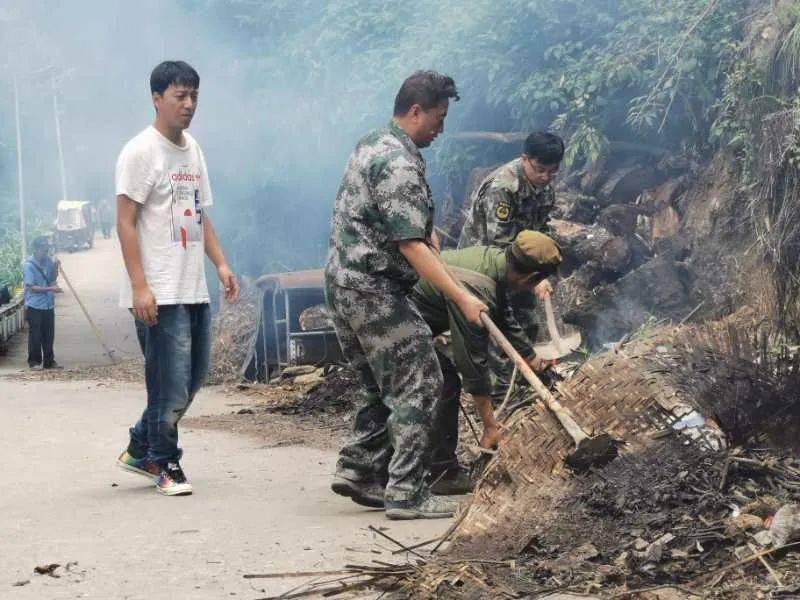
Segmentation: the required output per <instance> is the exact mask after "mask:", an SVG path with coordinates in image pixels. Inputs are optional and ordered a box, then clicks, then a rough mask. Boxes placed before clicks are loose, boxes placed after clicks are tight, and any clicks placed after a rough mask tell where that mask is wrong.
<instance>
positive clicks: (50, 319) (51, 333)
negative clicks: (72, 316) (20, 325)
mask: <svg viewBox="0 0 800 600" xmlns="http://www.w3.org/2000/svg"><path fill="white" fill-rule="evenodd" d="M26 313H27V320H28V366H31V367H32V366H34V365H38V364H41V365H42V366H43V367H44V368H45V369H47V368H49V367H52V366H53V362H54V360H53V340H54V339H55V333H56V313H55V310H53V309H52V308H51V309H49V310H39V309H38V308H31V307H27V310H26Z"/></svg>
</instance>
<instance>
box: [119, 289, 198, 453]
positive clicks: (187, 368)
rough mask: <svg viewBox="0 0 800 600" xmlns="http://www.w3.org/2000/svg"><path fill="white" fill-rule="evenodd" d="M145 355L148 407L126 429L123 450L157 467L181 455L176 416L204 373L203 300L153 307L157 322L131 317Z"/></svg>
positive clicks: (179, 416) (192, 394) (187, 401)
mask: <svg viewBox="0 0 800 600" xmlns="http://www.w3.org/2000/svg"><path fill="white" fill-rule="evenodd" d="M136 334H137V336H138V338H139V345H140V346H141V348H142V353H143V354H144V365H145V366H144V372H145V382H146V384H147V408H146V409H145V411H144V414H142V418H141V419H139V421H138V422H137V423H136V425H134V426H133V427H132V428H131V429H130V435H131V441H130V444H129V445H128V452H129V453H130V454H131V455H132V456H134V457H136V458H143V457H145V456H146V457H147V458H149V459H150V460H151V461H153V462H154V463H156V464H157V465H159V466H164V465H166V464H167V463H168V462H175V461H178V460H180V458H181V455H182V450H181V449H180V448H179V447H178V421H180V420H181V417H183V415H184V414H185V413H186V411H187V410H188V409H189V406H190V405H191V403H192V400H194V396H195V394H196V393H197V390H199V389H200V387H201V386H202V385H203V381H204V380H205V377H206V373H207V372H208V361H209V354H210V349H211V309H210V308H209V305H208V304H174V305H166V306H159V307H158V323H156V324H155V325H154V326H152V327H147V326H146V325H144V324H143V323H141V322H139V321H136Z"/></svg>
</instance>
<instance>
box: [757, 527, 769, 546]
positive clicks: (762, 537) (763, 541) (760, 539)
mask: <svg viewBox="0 0 800 600" xmlns="http://www.w3.org/2000/svg"><path fill="white" fill-rule="evenodd" d="M753 539H754V540H755V541H756V543H757V544H759V545H760V546H769V545H770V544H771V543H772V534H771V533H770V532H769V531H768V530H766V529H764V530H763V531H759V532H758V533H757V534H755V535H754V536H753Z"/></svg>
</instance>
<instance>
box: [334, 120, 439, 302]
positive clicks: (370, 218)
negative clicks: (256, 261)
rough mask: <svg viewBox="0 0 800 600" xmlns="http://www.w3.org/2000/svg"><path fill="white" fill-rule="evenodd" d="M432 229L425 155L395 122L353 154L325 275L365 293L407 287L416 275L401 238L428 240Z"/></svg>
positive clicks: (336, 212) (368, 138) (340, 195)
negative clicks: (401, 244)
mask: <svg viewBox="0 0 800 600" xmlns="http://www.w3.org/2000/svg"><path fill="white" fill-rule="evenodd" d="M432 230H433V199H432V197H431V191H430V188H429V187H428V183H427V182H426V180H425V160H424V159H423V158H422V155H421V154H420V152H419V149H418V148H417V146H416V145H415V144H414V142H413V141H412V140H411V138H410V137H408V135H407V134H406V133H405V132H404V131H403V130H402V129H400V128H399V127H398V126H397V125H395V124H394V122H391V123H389V125H388V126H387V127H385V128H383V129H378V130H376V131H373V132H371V133H369V134H368V135H366V136H365V137H364V138H363V139H361V141H360V142H358V144H357V145H356V148H355V150H354V151H353V153H352V154H351V155H350V160H349V162H348V164H347V169H346V170H345V173H344V177H343V178H342V184H341V186H340V187H339V193H338V195H337V197H336V205H335V207H334V209H333V221H332V224H331V236H330V244H329V250H328V262H327V265H326V267H325V277H326V280H327V281H328V282H330V283H333V284H335V285H338V286H341V287H345V288H350V289H355V290H360V291H364V292H408V291H410V290H411V288H412V287H413V286H414V284H415V283H416V282H417V279H418V276H417V273H416V271H415V270H414V269H413V267H412V266H411V265H410V264H409V263H408V261H407V260H406V259H405V257H403V255H402V254H401V253H400V250H399V247H398V244H397V242H400V241H403V240H411V239H422V240H429V239H430V237H431V232H432Z"/></svg>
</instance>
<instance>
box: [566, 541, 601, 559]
mask: <svg viewBox="0 0 800 600" xmlns="http://www.w3.org/2000/svg"><path fill="white" fill-rule="evenodd" d="M572 556H573V558H575V560H581V561H583V560H591V559H593V558H597V557H598V556H600V551H599V550H598V549H597V547H596V546H595V545H594V544H592V543H591V542H586V543H585V544H583V545H582V546H578V548H576V549H575V551H574V552H573V553H572Z"/></svg>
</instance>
